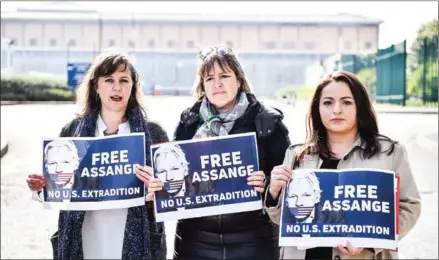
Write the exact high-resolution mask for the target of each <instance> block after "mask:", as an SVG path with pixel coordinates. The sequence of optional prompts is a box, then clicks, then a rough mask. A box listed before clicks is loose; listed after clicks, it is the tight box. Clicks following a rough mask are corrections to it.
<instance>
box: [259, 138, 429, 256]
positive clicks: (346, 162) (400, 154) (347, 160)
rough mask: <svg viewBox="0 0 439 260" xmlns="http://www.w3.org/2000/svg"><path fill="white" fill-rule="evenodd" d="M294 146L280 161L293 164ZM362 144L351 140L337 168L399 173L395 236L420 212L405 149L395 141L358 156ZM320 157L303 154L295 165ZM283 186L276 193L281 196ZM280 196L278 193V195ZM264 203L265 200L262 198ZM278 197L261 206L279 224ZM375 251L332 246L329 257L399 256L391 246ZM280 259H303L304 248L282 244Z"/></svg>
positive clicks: (402, 233)
mask: <svg viewBox="0 0 439 260" xmlns="http://www.w3.org/2000/svg"><path fill="white" fill-rule="evenodd" d="M380 144H381V147H382V149H383V151H385V150H387V149H388V148H389V147H390V144H391V143H390V142H389V141H386V140H382V141H380ZM296 147H297V146H291V147H290V148H288V150H287V152H286V155H285V160H284V163H283V164H284V165H285V166H288V167H290V168H292V167H293V162H294V160H295V156H296V149H295V148H296ZM355 147H361V148H360V149H354V148H355ZM363 148H364V146H361V140H360V139H357V141H356V142H355V143H354V144H353V146H352V147H351V149H349V152H348V153H347V154H346V155H345V156H344V157H343V159H342V160H341V161H340V163H339V164H338V169H347V168H369V169H370V168H375V169H382V170H391V171H395V173H396V174H397V175H399V176H400V180H401V183H400V204H399V205H400V211H399V221H400V223H399V225H400V226H399V240H401V239H402V238H404V236H405V235H406V234H407V233H408V232H409V231H410V230H411V229H412V228H413V226H414V225H415V224H416V222H417V220H418V218H419V215H420V212H421V197H420V194H419V191H418V188H417V186H416V183H415V180H414V179H413V175H412V171H411V169H410V165H409V161H408V156H407V152H406V150H405V148H404V146H403V145H401V144H396V145H395V149H394V151H393V153H392V154H390V155H387V153H379V154H376V155H374V156H373V157H372V158H370V159H362V157H360V150H361V149H363ZM321 163H322V160H321V159H320V158H319V156H318V155H312V156H305V159H304V160H303V162H302V163H301V164H300V165H299V166H298V167H296V169H305V168H308V169H312V168H314V169H316V168H320V165H321ZM283 192H284V191H283V190H282V193H281V195H280V196H283ZM280 198H282V197H280ZM264 204H265V205H266V203H265V202H264ZM280 204H281V200H280V199H279V203H278V205H277V206H276V207H265V210H266V211H267V213H268V215H269V216H270V219H271V220H272V221H273V222H274V223H275V224H278V225H279V222H280V212H281V205H280ZM374 251H375V253H372V252H371V251H369V250H366V249H364V250H363V251H361V252H360V254H358V255H355V256H344V255H343V254H342V253H340V252H339V251H338V250H337V249H336V248H334V250H333V259H399V258H398V253H397V252H395V251H391V250H386V249H380V248H375V249H374ZM281 258H282V259H305V250H298V249H297V247H284V248H282V249H281Z"/></svg>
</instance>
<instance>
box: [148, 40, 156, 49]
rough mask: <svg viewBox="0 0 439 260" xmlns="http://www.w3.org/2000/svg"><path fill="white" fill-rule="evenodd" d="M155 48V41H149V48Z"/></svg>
mask: <svg viewBox="0 0 439 260" xmlns="http://www.w3.org/2000/svg"><path fill="white" fill-rule="evenodd" d="M154 46H155V41H154V40H149V41H148V47H149V48H154Z"/></svg>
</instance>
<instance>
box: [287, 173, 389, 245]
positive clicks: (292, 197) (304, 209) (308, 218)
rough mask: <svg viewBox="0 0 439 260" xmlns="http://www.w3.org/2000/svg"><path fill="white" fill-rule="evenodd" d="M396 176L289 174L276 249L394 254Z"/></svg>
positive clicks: (384, 174)
mask: <svg viewBox="0 0 439 260" xmlns="http://www.w3.org/2000/svg"><path fill="white" fill-rule="evenodd" d="M396 187H397V186H396V178H395V173H394V172H391V171H384V170H378V169H348V170H317V169H301V170H294V174H293V178H292V179H291V180H290V181H289V182H288V184H287V186H286V188H285V192H284V196H283V197H282V200H283V203H282V212H281V228H280V238H279V245H280V246H298V247H299V248H309V247H315V246H319V247H336V246H337V245H345V244H346V242H347V241H350V242H351V243H352V245H353V246H355V247H362V248H386V249H396V248H397V244H398V235H397V225H396V223H397V220H396V219H397V218H396V216H397V214H396V212H397V210H396V207H397V201H396V193H397V190H396Z"/></svg>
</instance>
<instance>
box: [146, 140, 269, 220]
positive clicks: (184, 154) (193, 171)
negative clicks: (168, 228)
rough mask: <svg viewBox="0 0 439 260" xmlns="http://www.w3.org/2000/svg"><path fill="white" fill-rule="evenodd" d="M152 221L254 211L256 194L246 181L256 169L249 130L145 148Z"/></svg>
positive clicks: (259, 204)
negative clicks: (155, 186)
mask: <svg viewBox="0 0 439 260" xmlns="http://www.w3.org/2000/svg"><path fill="white" fill-rule="evenodd" d="M151 154H152V158H153V159H152V163H153V168H154V176H155V177H156V178H160V179H161V180H162V181H163V183H164V188H163V190H161V191H158V192H156V193H155V196H154V197H155V211H156V218H157V221H166V220H175V219H185V218H195V217H202V216H209V215H217V214H226V213H234V212H243V211H252V210H259V209H261V208H262V201H261V194H260V193H259V192H256V191H255V190H254V188H253V187H252V186H249V185H248V184H247V178H248V176H249V175H250V174H251V173H252V172H254V171H258V170H259V163H258V147H257V143H256V135H255V133H247V134H239V135H229V136H223V137H213V138H206V139H197V140H188V141H179V142H170V143H164V144H157V145H152V146H151Z"/></svg>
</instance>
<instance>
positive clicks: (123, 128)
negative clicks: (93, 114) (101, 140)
mask: <svg viewBox="0 0 439 260" xmlns="http://www.w3.org/2000/svg"><path fill="white" fill-rule="evenodd" d="M129 127H130V125H129V123H128V121H127V122H125V123H122V124H120V125H119V126H118V129H119V133H120V132H127V131H126V130H127V129H129ZM97 129H98V131H99V133H100V134H101V135H104V131H105V130H107V125H106V124H105V122H104V120H103V119H102V117H101V115H100V114H99V116H98V121H97Z"/></svg>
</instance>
